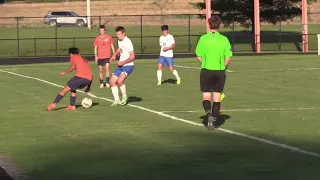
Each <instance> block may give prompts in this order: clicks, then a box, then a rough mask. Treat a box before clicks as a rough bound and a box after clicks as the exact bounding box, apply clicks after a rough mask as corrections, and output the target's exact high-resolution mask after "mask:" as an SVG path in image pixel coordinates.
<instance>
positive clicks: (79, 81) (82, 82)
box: [67, 76, 92, 91]
mask: <svg viewBox="0 0 320 180" xmlns="http://www.w3.org/2000/svg"><path fill="white" fill-rule="evenodd" d="M91 82H92V81H90V80H89V79H86V78H81V77H77V76H74V77H73V78H72V79H70V80H69V81H68V83H67V86H69V88H70V89H71V90H72V91H75V90H77V89H82V88H85V87H87V86H89V85H90V84H91Z"/></svg>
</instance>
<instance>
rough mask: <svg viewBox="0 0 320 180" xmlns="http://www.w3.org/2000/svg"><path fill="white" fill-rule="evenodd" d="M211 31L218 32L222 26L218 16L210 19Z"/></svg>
mask: <svg viewBox="0 0 320 180" xmlns="http://www.w3.org/2000/svg"><path fill="white" fill-rule="evenodd" d="M208 22H209V26H210V29H214V30H218V29H219V28H220V24H221V18H220V17H219V16H218V15H212V16H211V18H209V19H208Z"/></svg>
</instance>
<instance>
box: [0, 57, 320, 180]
mask: <svg viewBox="0 0 320 180" xmlns="http://www.w3.org/2000/svg"><path fill="white" fill-rule="evenodd" d="M318 60H319V56H315V55H290V56H284V55H279V56H248V57H233V59H232V61H231V64H230V67H229V68H228V70H230V72H228V73H227V82H226V87H225V93H226V98H225V99H224V100H223V102H222V108H223V109H222V112H221V117H220V118H219V120H218V121H219V123H220V127H219V129H217V130H214V131H209V130H207V129H206V128H205V127H203V125H202V121H203V117H204V111H203V110H202V101H201V97H202V96H201V93H200V90H199V64H198V63H197V62H196V60H195V59H176V64H175V65H176V69H177V70H178V72H179V75H180V76H181V78H182V83H181V84H180V85H176V84H174V80H173V75H172V74H171V73H170V72H169V70H168V69H166V68H164V72H163V80H164V81H165V82H166V83H164V84H163V85H161V86H156V83H157V79H156V66H157V62H156V60H140V61H135V70H134V72H133V73H132V74H131V76H130V77H129V79H127V81H126V85H127V91H128V96H129V97H130V102H129V104H128V105H126V106H117V107H110V104H111V100H113V98H112V93H111V89H107V88H103V89H100V88H99V84H98V78H97V77H98V69H97V68H98V67H97V65H96V64H94V63H93V62H92V63H91V64H92V68H93V71H94V73H95V74H94V75H95V77H94V84H93V88H92V92H91V93H92V94H93V95H94V98H92V99H93V102H94V106H93V107H92V108H90V109H84V108H82V107H79V108H78V109H77V110H76V111H74V112H65V111H64V110H63V109H62V108H64V107H66V106H67V105H68V104H69V96H66V97H65V98H64V99H63V100H62V101H61V102H60V104H58V106H57V110H55V111H52V112H47V111H46V110H45V109H46V106H47V105H48V104H49V103H51V102H52V101H53V100H54V98H55V96H56V95H57V93H58V92H59V91H60V89H61V87H63V86H64V85H65V83H66V82H67V81H68V80H69V79H70V78H71V77H72V76H73V75H72V74H69V75H66V76H60V75H59V73H60V72H61V71H63V70H65V69H67V68H68V66H69V64H68V63H52V64H33V65H16V66H0V74H1V76H0V83H1V85H2V91H1V92H2V93H1V94H0V98H1V102H2V103H1V104H0V109H1V116H2V117H1V120H0V123H1V133H0V147H1V148H0V155H2V156H5V157H8V158H9V159H10V160H11V161H12V162H14V163H15V164H16V165H17V166H19V167H21V168H22V169H24V171H25V172H27V173H31V176H33V177H36V178H37V179H46V180H51V179H52V180H53V179H60V180H67V179H68V180H80V179H81V180H82V179H83V180H87V179H114V180H116V179H117V180H118V179H119V180H120V179H121V180H122V179H126V180H131V179H139V180H142V179H148V180H149V179H156V180H160V179H161V180H162V179H190V180H191V179H199V180H200V179H208V178H209V179H212V178H215V179H216V178H218V179H224V180H229V179H230V180H234V179H239V177H243V178H240V179H247V180H251V179H252V180H253V179H255V180H256V179H259V180H269V179H273V180H275V179H279V180H292V179H295V180H298V179H299V180H300V179H301V180H317V179H319V178H320V173H319V167H320V142H319V137H320V131H319V129H320V124H319V123H318V121H317V120H318V119H317V118H318V117H319V115H320V105H319V101H320V96H319V89H320V85H319V83H318V82H319V80H320V65H319V63H317V62H318ZM111 68H112V69H114V68H115V63H112V65H111ZM83 97H84V95H83V94H82V93H78V99H77V104H80V101H81V99H82V98H83Z"/></svg>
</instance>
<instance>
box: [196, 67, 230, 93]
mask: <svg viewBox="0 0 320 180" xmlns="http://www.w3.org/2000/svg"><path fill="white" fill-rule="evenodd" d="M225 81H226V73H225V71H224V70H207V69H201V72H200V89H201V91H202V92H220V93H221V92H223V88H224V83H225Z"/></svg>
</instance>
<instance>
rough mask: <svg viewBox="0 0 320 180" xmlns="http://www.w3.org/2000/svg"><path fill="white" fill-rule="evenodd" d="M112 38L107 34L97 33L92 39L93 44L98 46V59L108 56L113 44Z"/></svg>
mask: <svg viewBox="0 0 320 180" xmlns="http://www.w3.org/2000/svg"><path fill="white" fill-rule="evenodd" d="M113 42H114V41H113V39H112V37H111V36H109V35H106V34H105V35H103V36H101V35H99V36H97V37H96V39H95V40H94V46H97V47H98V52H97V53H98V59H106V58H110V48H111V44H113Z"/></svg>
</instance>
